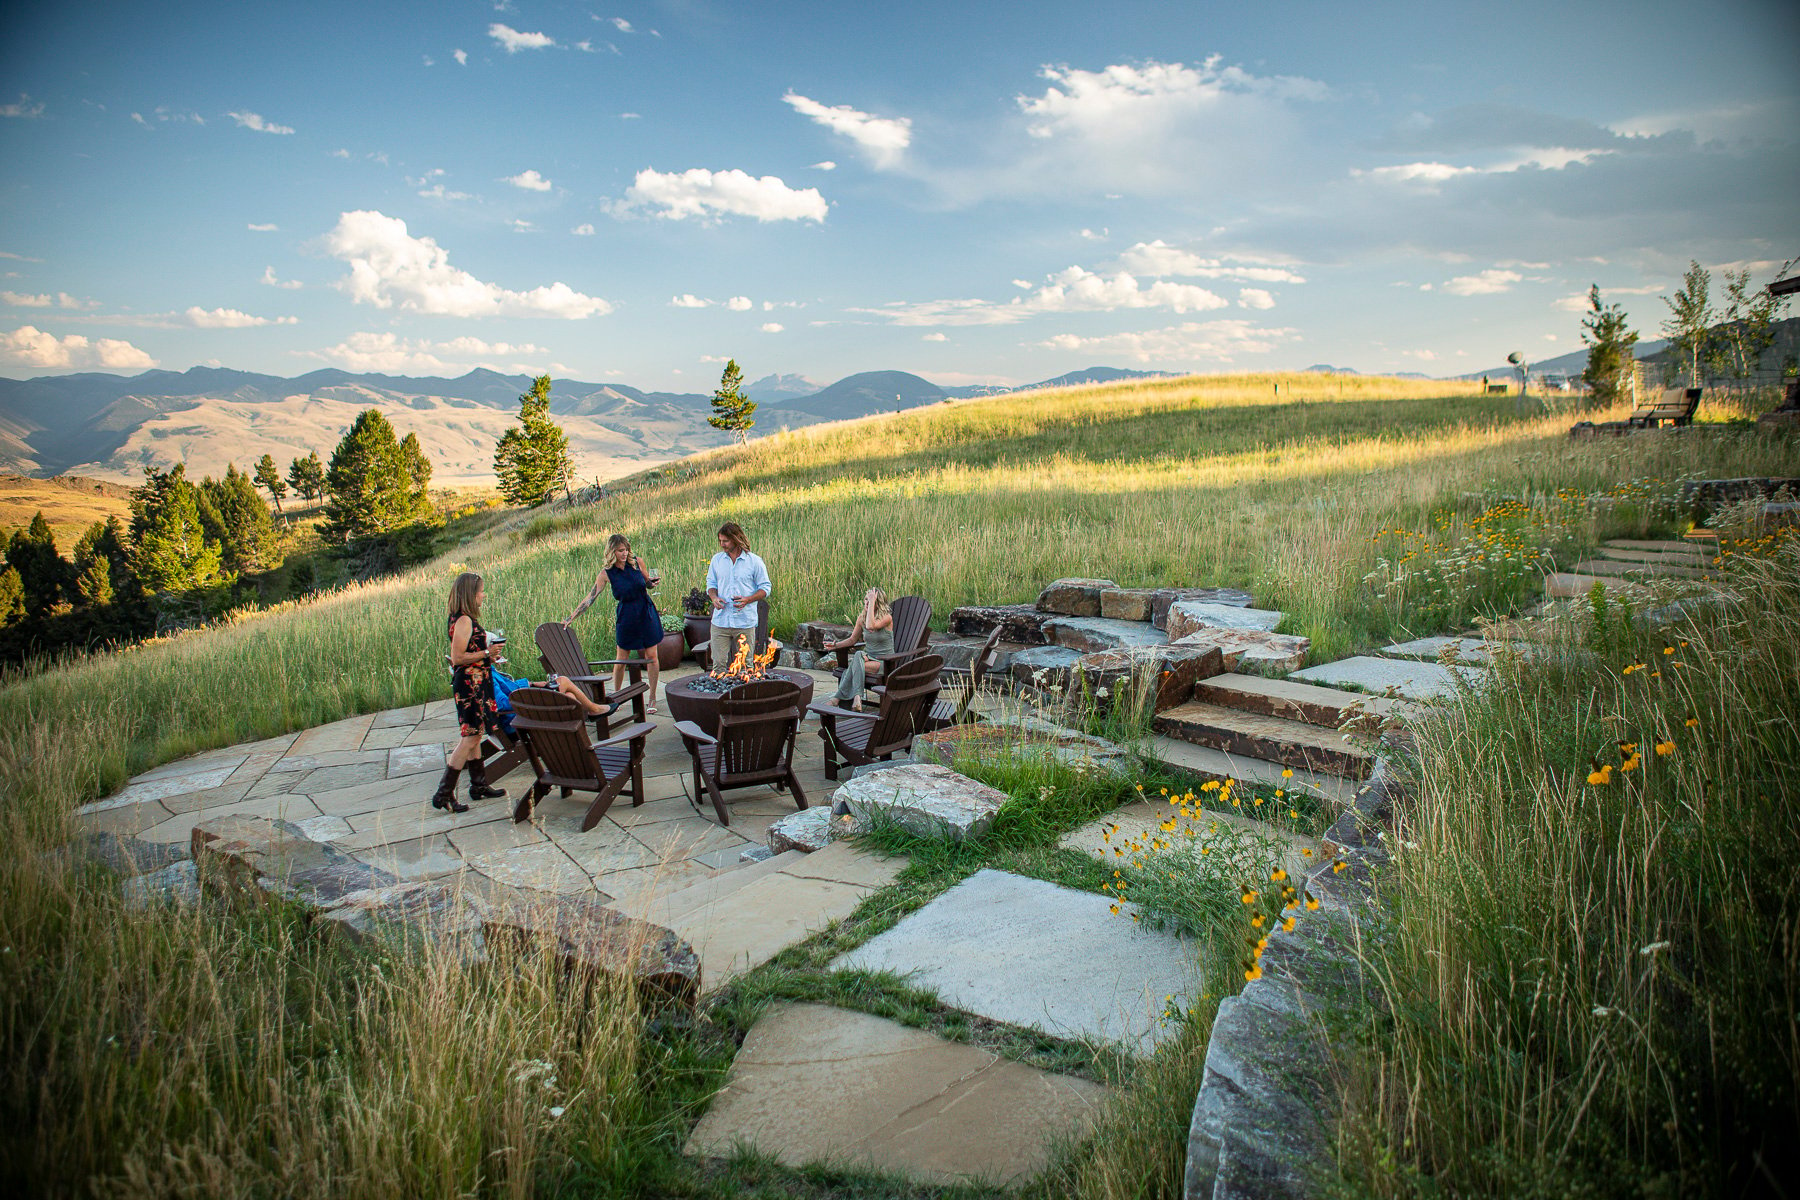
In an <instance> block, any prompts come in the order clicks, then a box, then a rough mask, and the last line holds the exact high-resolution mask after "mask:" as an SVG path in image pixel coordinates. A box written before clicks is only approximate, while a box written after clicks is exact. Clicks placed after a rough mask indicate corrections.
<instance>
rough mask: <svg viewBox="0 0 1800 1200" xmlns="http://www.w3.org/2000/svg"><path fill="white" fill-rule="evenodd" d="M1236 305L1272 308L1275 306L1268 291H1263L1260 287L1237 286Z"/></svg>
mask: <svg viewBox="0 0 1800 1200" xmlns="http://www.w3.org/2000/svg"><path fill="white" fill-rule="evenodd" d="M1238 307H1239V308H1274V307H1275V297H1273V296H1271V295H1269V293H1268V292H1266V291H1264V290H1263V289H1262V288H1239V289H1238Z"/></svg>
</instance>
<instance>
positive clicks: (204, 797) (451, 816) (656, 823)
mask: <svg viewBox="0 0 1800 1200" xmlns="http://www.w3.org/2000/svg"><path fill="white" fill-rule="evenodd" d="M693 671H694V669H693V668H692V667H686V668H684V669H681V670H677V671H673V672H669V673H667V674H665V675H664V676H663V678H664V680H665V681H666V680H669V679H679V678H683V677H685V676H687V675H690V674H692V673H693ZM810 674H812V675H813V678H814V681H815V694H816V695H817V696H819V697H820V698H821V699H823V698H825V697H828V696H829V695H830V694H831V691H832V689H833V688H834V687H835V686H836V683H835V681H834V680H833V679H832V678H831V676H830V675H827V674H825V673H823V672H811V673H810ZM650 719H651V720H653V721H654V722H656V724H657V730H656V732H655V733H654V734H652V735H651V737H650V742H649V750H648V754H647V756H646V758H645V760H644V792H645V798H644V803H643V804H641V805H636V806H633V805H632V803H631V802H630V800H629V799H627V798H625V797H620V798H619V799H618V800H617V801H616V802H615V803H614V804H613V807H612V808H611V810H610V811H608V813H607V815H606V816H605V817H604V818H602V820H601V821H600V823H599V824H598V825H596V826H595V827H594V828H593V829H590V830H588V831H587V832H585V833H584V832H582V830H581V827H580V825H581V818H582V815H583V814H584V813H585V811H586V809H587V803H588V799H589V797H584V796H583V795H582V793H579V792H578V793H576V794H575V795H574V796H573V797H571V798H570V799H567V800H563V799H561V798H559V797H558V796H557V794H556V793H554V792H552V793H551V794H550V795H549V796H548V797H546V798H545V799H544V801H543V802H542V803H540V804H539V805H538V806H537V808H536V810H535V811H534V813H533V816H532V819H531V820H530V821H528V822H524V823H521V824H516V825H515V824H514V823H513V820H512V807H513V801H514V799H515V798H517V796H518V795H519V794H520V790H521V789H522V788H524V787H526V786H528V785H529V779H530V768H529V766H526V767H524V768H522V769H519V770H515V771H513V772H512V773H511V774H509V775H507V776H506V777H504V778H502V779H499V780H496V781H495V782H496V783H497V785H498V786H500V787H503V788H505V789H506V790H507V792H508V798H507V799H505V800H488V801H481V802H478V803H476V804H473V805H471V807H470V810H469V811H468V812H466V813H447V812H442V811H439V810H437V809H433V808H432V807H431V804H430V799H431V795H432V793H433V792H434V791H435V790H436V788H437V783H438V778H439V776H440V774H441V773H442V771H443V765H444V759H445V756H446V755H447V754H448V752H449V750H450V749H451V747H452V746H454V745H455V743H456V740H457V727H456V713H455V709H454V707H453V705H452V703H451V702H450V701H449V700H434V701H432V702H431V703H429V704H421V705H412V706H410V707H407V708H395V709H389V710H387V711H386V712H379V713H370V714H365V715H363V716H359V717H350V718H348V719H347V720H343V721H334V722H332V723H331V724H329V725H321V726H318V727H316V728H313V729H308V730H304V731H302V732H300V733H294V734H286V735H283V736H281V737H276V738H270V739H268V740H266V741H261V742H252V743H248V744H244V745H238V746H231V747H227V748H225V749H221V750H211V751H207V752H205V753H203V754H196V755H193V756H191V757H189V758H184V759H181V760H180V761H178V762H172V763H165V764H164V765H162V766H160V767H157V768H156V769H155V770H151V771H146V772H145V773H143V774H142V775H139V776H137V777H135V778H134V779H132V780H131V781H130V782H129V783H128V784H127V785H126V786H125V787H124V788H123V789H121V790H120V791H119V792H118V793H117V794H115V795H113V796H109V797H107V798H106V799H103V800H99V801H96V802H95V803H93V804H89V805H86V806H84V807H83V808H82V809H81V810H80V812H79V816H80V819H81V821H82V822H83V824H84V825H85V826H86V827H87V828H89V829H93V830H105V831H109V832H112V833H116V834H121V835H125V836H135V837H137V838H139V839H141V840H143V841H146V842H152V843H162V844H172V843H185V842H186V841H187V840H188V838H189V835H190V834H191V832H192V830H193V827H194V825H195V823H196V822H198V821H201V820H204V819H207V818H210V817H217V816H223V815H226V814H234V813H235V814H244V815H250V816H264V817H277V818H280V819H283V820H287V821H292V822H294V823H295V824H297V825H298V826H299V827H300V828H301V829H302V830H303V831H305V833H306V834H307V836H309V837H311V838H313V839H315V840H317V841H321V842H329V843H331V844H332V845H335V846H337V847H339V848H340V849H343V850H345V851H347V852H349V853H350V854H352V855H354V856H356V857H357V858H359V859H361V860H363V861H364V862H367V863H369V864H371V865H373V866H379V867H381V868H382V869H384V870H387V871H390V872H392V873H394V874H395V875H398V876H400V877H402V878H404V879H411V880H419V879H433V878H438V877H441V876H447V875H453V874H456V873H458V872H462V871H469V872H473V873H475V874H476V875H479V876H482V877H485V878H486V879H489V880H492V881H494V882H496V883H502V884H509V885H512V886H515V887H529V888H536V889H539V890H542V891H548V892H554V893H558V894H564V895H568V894H578V893H579V894H592V893H598V894H599V896H600V897H601V898H602V899H605V900H609V901H617V902H619V903H621V904H624V905H627V906H629V907H634V908H635V907H639V906H641V905H643V904H645V903H647V902H648V900H649V899H650V898H651V897H652V896H655V895H659V894H668V893H670V892H673V891H675V890H678V889H681V888H684V887H687V886H689V885H690V884H692V883H695V882H698V881H700V880H703V879H706V878H709V877H711V876H713V875H716V874H718V873H719V872H721V871H727V870H731V869H734V868H737V867H738V866H739V865H740V856H741V854H742V852H743V850H744V849H745V848H746V847H747V846H750V845H752V844H759V843H761V842H762V840H763V838H764V836H765V834H766V831H767V829H768V827H769V825H770V824H771V823H773V822H774V821H776V820H777V819H779V818H780V817H782V816H783V815H785V814H787V813H791V812H793V811H795V806H794V801H793V799H792V798H791V797H790V796H788V795H784V794H780V793H777V792H775V791H774V790H773V789H765V790H761V791H745V792H741V793H737V794H736V798H735V799H734V802H733V803H732V805H731V824H730V826H728V827H724V826H721V825H720V824H719V823H718V820H717V818H716V817H715V815H714V814H713V811H712V806H711V804H710V803H709V802H707V801H706V800H705V798H704V797H700V798H699V799H700V800H701V807H700V808H699V809H696V807H695V806H694V805H693V804H692V803H690V800H691V799H693V797H690V794H689V793H690V791H691V790H692V787H693V776H692V768H691V763H690V759H689V757H688V754H687V751H686V750H685V749H684V748H683V747H682V744H681V739H680V737H679V736H678V735H677V734H676V732H675V722H674V720H673V719H672V718H671V717H670V716H669V715H668V713H667V712H666V711H665V712H663V713H662V714H660V715H658V716H656V717H652V718H650ZM822 755H823V748H822V745H821V743H820V741H819V737H818V724H817V722H816V721H807V722H806V723H805V724H803V725H802V726H801V727H800V737H799V739H798V741H797V742H796V745H795V760H796V771H797V774H798V775H799V778H800V783H801V786H802V787H803V788H804V789H805V791H806V796H807V799H808V801H809V802H810V803H811V804H815V805H819V804H826V805H828V804H829V803H830V801H831V795H832V793H833V792H834V791H835V790H836V788H837V784H836V783H833V782H829V781H827V780H826V778H825V772H824V765H823V762H824V760H823V757H822ZM466 791H467V787H466V780H465V783H464V785H463V786H462V787H461V788H459V798H461V799H465V800H466V798H467V797H466Z"/></svg>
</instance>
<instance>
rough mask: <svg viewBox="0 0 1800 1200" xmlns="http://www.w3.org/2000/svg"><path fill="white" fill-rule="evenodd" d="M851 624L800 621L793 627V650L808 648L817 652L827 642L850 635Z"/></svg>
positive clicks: (820, 650)
mask: <svg viewBox="0 0 1800 1200" xmlns="http://www.w3.org/2000/svg"><path fill="white" fill-rule="evenodd" d="M851 628H852V627H851V626H849V625H834V624H832V623H831V622H830V621H802V622H800V624H798V625H796V626H795V627H794V644H793V646H792V647H791V648H792V649H794V650H810V651H812V652H813V653H814V654H818V653H820V652H822V651H823V650H824V649H825V643H827V642H841V641H843V640H844V639H845V638H847V637H849V636H850V630H851Z"/></svg>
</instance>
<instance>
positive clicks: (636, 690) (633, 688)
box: [606, 683, 650, 704]
mask: <svg viewBox="0 0 1800 1200" xmlns="http://www.w3.org/2000/svg"><path fill="white" fill-rule="evenodd" d="M649 690H650V685H649V684H647V683H628V684H626V685H625V686H624V687H622V688H614V689H612V690H611V691H609V692H607V693H606V700H607V703H609V704H617V703H620V702H621V701H625V700H630V699H633V698H635V697H637V696H642V695H643V694H644V693H646V692H648V691H649Z"/></svg>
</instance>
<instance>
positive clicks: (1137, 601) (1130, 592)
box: [1100, 588, 1160, 621]
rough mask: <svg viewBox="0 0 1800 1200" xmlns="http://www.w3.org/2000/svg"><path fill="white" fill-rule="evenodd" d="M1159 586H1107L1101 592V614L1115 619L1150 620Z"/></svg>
mask: <svg viewBox="0 0 1800 1200" xmlns="http://www.w3.org/2000/svg"><path fill="white" fill-rule="evenodd" d="M1159 590H1160V589H1158V588H1107V589H1106V590H1105V591H1103V592H1101V593H1100V615H1101V616H1103V617H1108V618H1110V619H1112V620H1114V621H1148V620H1149V619H1150V606H1151V605H1152V604H1153V603H1154V602H1155V600H1156V595H1157V592H1158V591H1159Z"/></svg>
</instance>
